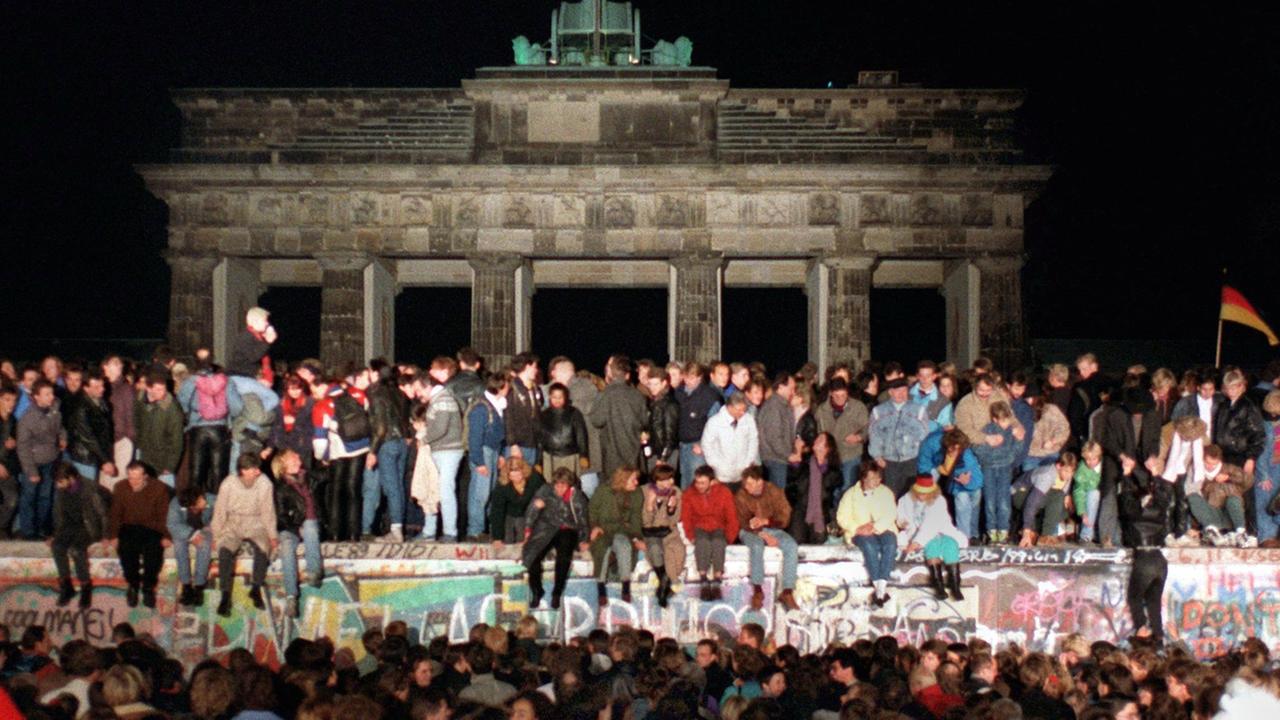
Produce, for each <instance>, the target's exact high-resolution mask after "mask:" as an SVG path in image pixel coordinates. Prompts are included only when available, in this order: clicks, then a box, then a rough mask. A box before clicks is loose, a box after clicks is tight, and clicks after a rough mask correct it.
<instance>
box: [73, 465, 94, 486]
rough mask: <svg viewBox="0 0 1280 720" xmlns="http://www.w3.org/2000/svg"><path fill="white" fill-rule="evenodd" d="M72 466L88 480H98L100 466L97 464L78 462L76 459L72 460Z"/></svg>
mask: <svg viewBox="0 0 1280 720" xmlns="http://www.w3.org/2000/svg"><path fill="white" fill-rule="evenodd" d="M71 466H72V467H74V468H75V469H76V472H78V473H80V477H82V478H84V479H85V480H88V481H89V482H91V483H94V482H97V481H98V470H99V468H98V466H97V465H85V464H84V463H78V462H76V461H75V460H72V461H71Z"/></svg>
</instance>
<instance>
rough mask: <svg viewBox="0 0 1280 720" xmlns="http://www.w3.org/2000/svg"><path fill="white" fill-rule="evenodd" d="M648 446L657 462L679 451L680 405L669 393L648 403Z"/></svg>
mask: <svg viewBox="0 0 1280 720" xmlns="http://www.w3.org/2000/svg"><path fill="white" fill-rule="evenodd" d="M649 446H650V447H652V448H653V455H654V457H656V458H658V459H659V460H667V459H669V458H670V457H671V455H672V454H673V453H677V452H679V450H680V403H678V402H676V399H675V398H674V397H672V396H671V392H670V391H668V392H666V393H663V395H662V397H660V398H658V399H656V400H651V401H650V402H649Z"/></svg>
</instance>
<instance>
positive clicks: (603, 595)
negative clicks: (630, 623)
mask: <svg viewBox="0 0 1280 720" xmlns="http://www.w3.org/2000/svg"><path fill="white" fill-rule="evenodd" d="M596 600H597V601H598V602H599V605H600V607H604V606H605V605H608V604H609V592H608V590H606V589H605V584H604V583H602V582H598V583H596Z"/></svg>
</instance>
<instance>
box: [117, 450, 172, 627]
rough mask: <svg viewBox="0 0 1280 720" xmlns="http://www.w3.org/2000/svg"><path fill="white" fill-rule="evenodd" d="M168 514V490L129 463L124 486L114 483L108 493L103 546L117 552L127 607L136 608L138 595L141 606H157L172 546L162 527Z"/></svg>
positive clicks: (146, 468) (135, 463)
mask: <svg viewBox="0 0 1280 720" xmlns="http://www.w3.org/2000/svg"><path fill="white" fill-rule="evenodd" d="M168 513H169V488H167V487H165V485H164V484H163V483H161V482H160V481H159V480H158V479H156V477H155V471H154V470H152V468H151V466H149V465H146V464H144V463H141V462H138V461H137V460H134V461H133V462H131V463H129V466H128V467H127V468H126V469H125V482H122V483H116V486H115V488H114V489H113V490H112V492H111V510H110V512H109V514H108V516H107V517H108V519H107V532H106V537H107V538H108V539H107V540H106V542H107V543H108V544H110V545H112V546H113V547H115V548H116V550H118V551H119V555H120V569H121V570H122V571H123V574H124V579H125V582H127V583H128V584H129V589H128V591H127V592H126V593H125V598H126V600H127V602H128V604H129V607H137V605H138V594H139V593H141V594H142V604H143V605H146V606H147V607H149V608H154V607H155V606H156V583H157V582H158V580H159V578H160V566H161V564H163V562H164V549H165V548H167V547H169V546H170V545H171V544H172V543H171V542H170V541H169V528H168V526H167V525H166V523H165V521H166V520H167V518H168Z"/></svg>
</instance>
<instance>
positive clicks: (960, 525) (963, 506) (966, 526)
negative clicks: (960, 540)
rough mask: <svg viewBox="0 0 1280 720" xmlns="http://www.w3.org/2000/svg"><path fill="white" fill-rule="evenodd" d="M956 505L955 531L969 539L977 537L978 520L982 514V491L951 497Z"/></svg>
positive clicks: (961, 493) (960, 493) (957, 494)
mask: <svg viewBox="0 0 1280 720" xmlns="http://www.w3.org/2000/svg"><path fill="white" fill-rule="evenodd" d="M951 499H952V500H953V501H954V502H955V505H956V529H957V530H959V531H960V532H962V533H964V534H965V535H966V536H968V537H971V538H976V537H978V519H979V517H980V515H981V514H982V490H980V489H979V490H974V491H973V492H968V491H965V492H957V493H956V494H955V495H952V496H951Z"/></svg>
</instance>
